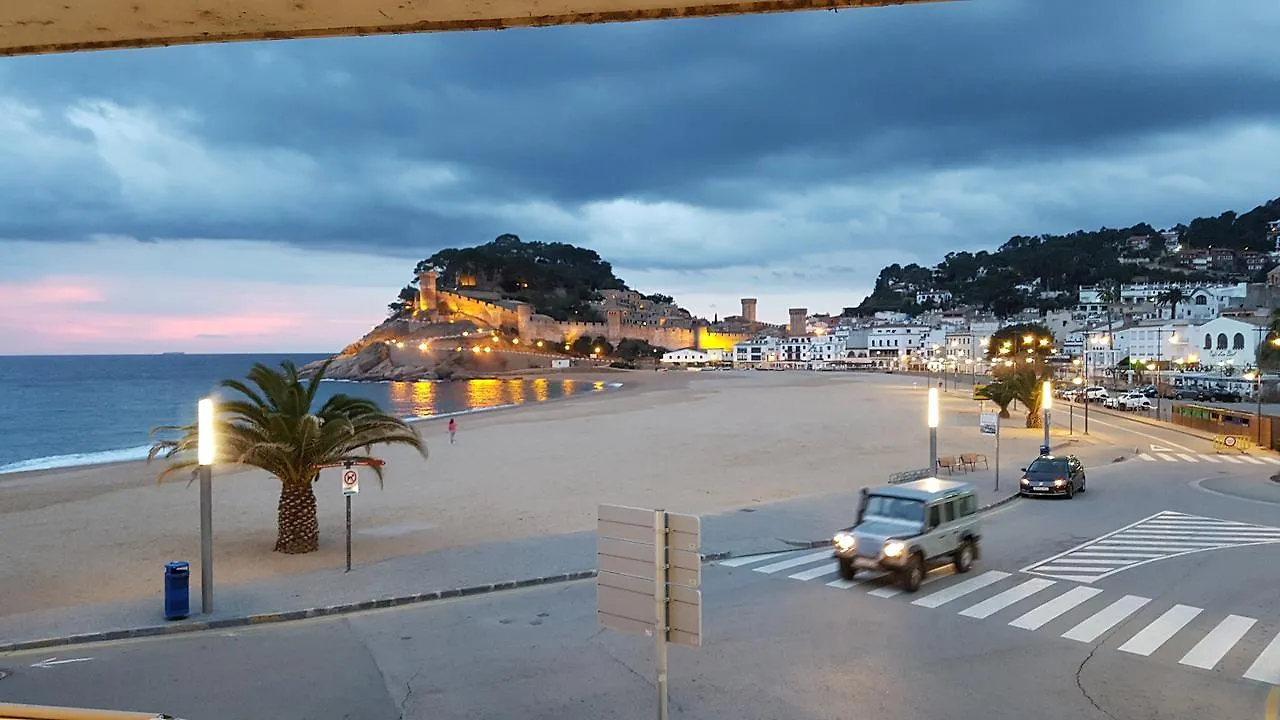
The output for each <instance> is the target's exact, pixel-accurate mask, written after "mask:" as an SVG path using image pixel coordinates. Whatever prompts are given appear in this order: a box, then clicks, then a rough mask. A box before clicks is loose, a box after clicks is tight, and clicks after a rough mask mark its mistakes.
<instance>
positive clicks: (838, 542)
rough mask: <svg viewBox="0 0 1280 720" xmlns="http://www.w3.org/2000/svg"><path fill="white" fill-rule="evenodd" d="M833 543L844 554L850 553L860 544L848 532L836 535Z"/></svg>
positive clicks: (832, 540)
mask: <svg viewBox="0 0 1280 720" xmlns="http://www.w3.org/2000/svg"><path fill="white" fill-rule="evenodd" d="M831 542H832V544H833V545H835V546H836V549H837V550H840V551H842V552H848V551H850V550H852V549H853V548H854V546H856V545H857V544H858V541H857V539H856V538H854V537H853V535H851V534H850V533H847V532H838V533H836V536H835V537H834V538H832V539H831Z"/></svg>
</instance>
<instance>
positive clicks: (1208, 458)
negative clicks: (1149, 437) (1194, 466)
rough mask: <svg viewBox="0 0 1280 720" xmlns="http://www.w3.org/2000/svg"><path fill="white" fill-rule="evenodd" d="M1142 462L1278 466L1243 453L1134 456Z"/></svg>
mask: <svg viewBox="0 0 1280 720" xmlns="http://www.w3.org/2000/svg"><path fill="white" fill-rule="evenodd" d="M1136 457H1137V458H1138V459H1139V460H1142V461H1143V462H1171V463H1177V462H1185V463H1202V462H1207V463H1214V464H1217V463H1222V462H1225V463H1231V464H1233V465H1246V464H1247V465H1280V458H1274V457H1272V456H1270V455H1245V454H1244V453H1232V454H1230V455H1210V454H1208V453H1190V452H1186V453H1180V452H1151V453H1138V454H1137V456H1136Z"/></svg>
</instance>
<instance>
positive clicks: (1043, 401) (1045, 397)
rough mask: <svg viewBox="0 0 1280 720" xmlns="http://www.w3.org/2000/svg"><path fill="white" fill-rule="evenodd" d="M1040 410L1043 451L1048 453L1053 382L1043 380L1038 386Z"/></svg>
mask: <svg viewBox="0 0 1280 720" xmlns="http://www.w3.org/2000/svg"><path fill="white" fill-rule="evenodd" d="M1040 408H1041V409H1042V410H1043V411H1044V447H1043V448H1041V449H1042V450H1044V452H1045V454H1046V455H1047V454H1048V453H1049V414H1050V413H1049V411H1050V410H1052V409H1053V381H1052V380H1045V381H1044V384H1043V385H1041V386H1040Z"/></svg>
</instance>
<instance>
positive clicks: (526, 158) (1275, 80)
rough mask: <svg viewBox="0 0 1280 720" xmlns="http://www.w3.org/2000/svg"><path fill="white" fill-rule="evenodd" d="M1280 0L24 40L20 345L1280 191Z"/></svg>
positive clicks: (279, 325) (759, 268) (323, 343)
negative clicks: (34, 53)
mask: <svg viewBox="0 0 1280 720" xmlns="http://www.w3.org/2000/svg"><path fill="white" fill-rule="evenodd" d="M1277 38H1280V3H1275V2H1262V1H1261V0H1215V1H1214V2H1203V1H1202V0H1124V1H1123V2H1116V1H1115V0H1074V1H1073V2H1027V1H1026V0H970V1H968V2H955V3H942V4H934V5H923V6H915V7H891V8H884V9H871V10H856V11H846V12H840V13H830V12H813V13H797V14H789V15H773V16H755V17H737V18H716V19H703V20H682V21H662V22H651V23H634V24H624V25H609V26H581V27H569V28H557V29H536V30H519V31H505V32H500V33H497V32H483V33H456V34H441V35H417V36H403V37H382V38H355V39H341V40H306V41H289V42H274V43H254V44H237V45H222V46H202V47H189V48H170V49H156V50H144V51H124V52H107V53H91V54H80V55H65V56H49V57H24V58H5V59H0V138H2V140H0V353H46V352H48V353H65V352H121V351H143V352H147V351H156V350H186V351H191V352H197V351H242V350H243V351H263V350H288V351H302V350H315V351H329V350H335V349H337V348H339V347H340V346H341V345H343V344H344V343H345V342H347V341H348V340H350V339H351V338H353V337H354V336H357V335H359V334H360V333H362V332H363V331H365V330H366V329H367V328H368V327H369V326H370V325H372V324H373V323H375V322H376V321H378V320H379V319H380V318H381V317H382V315H383V314H384V312H385V305H386V303H387V302H389V301H390V300H391V299H392V296H393V295H394V294H395V291H396V290H397V289H398V287H399V286H400V285H402V284H403V283H404V282H406V281H407V280H408V279H409V277H410V272H409V271H410V269H411V268H412V266H413V264H414V263H415V262H416V261H417V260H420V259H422V258H424V257H426V256H428V255H430V254H431V253H432V252H434V251H435V250H437V249H439V248H441V247H448V246H457V245H470V244H478V243H482V242H485V241H488V240H490V239H492V238H493V237H495V236H496V235H499V234H501V233H506V232H510V233H516V234H518V235H520V236H521V237H523V238H525V239H536V240H559V241H565V242H571V243H575V244H582V245H587V246H590V247H592V248H595V249H597V250H599V252H600V253H601V254H602V255H603V256H604V257H605V258H606V259H608V260H611V261H612V262H613V263H614V265H615V268H616V269H617V271H618V273H619V275H621V276H622V277H623V278H624V279H625V280H626V281H627V282H628V283H630V284H631V285H632V286H633V287H637V288H638V289H641V290H644V291H650V292H652V291H664V292H670V293H672V294H674V295H676V296H677V298H678V299H679V300H680V301H681V302H682V303H683V304H685V305H686V306H687V307H690V308H691V309H692V310H694V311H695V312H699V313H705V314H707V315H711V314H712V313H717V312H718V313H720V314H722V315H723V314H727V313H731V312H734V311H735V310H736V307H737V299H738V298H739V297H742V296H744V295H753V296H757V297H759V298H760V314H761V316H762V317H763V318H765V319H770V320H775V321H782V320H784V319H785V317H786V308H787V307H788V306H807V307H809V308H811V309H812V310H815V311H817V310H831V311H838V310H839V308H840V307H841V306H843V305H852V304H856V303H857V302H858V301H860V300H861V298H862V297H863V296H864V295H865V294H866V293H867V292H868V290H869V288H870V286H871V284H872V282H873V281H874V278H875V275H876V273H877V271H878V270H879V269H880V268H881V267H882V266H883V265H885V264H887V263H890V262H895V261H897V262H912V261H918V262H922V263H929V264H932V263H934V262H937V261H938V260H939V259H941V256H942V255H943V254H944V253H946V252H948V251H951V250H959V249H974V250H976V249H981V248H994V247H996V246H997V245H999V244H1000V243H1001V242H1003V240H1005V239H1006V238H1008V236H1010V235H1012V234H1016V233H1027V234H1031V233H1039V232H1063V231H1070V230H1073V229H1076V228H1079V227H1086V228H1094V227H1098V226H1101V225H1111V226H1119V225H1129V224H1132V223H1135V222H1138V221H1148V222H1151V223H1152V224H1154V225H1157V226H1168V225H1172V224H1173V223H1176V222H1178V221H1181V220H1185V219H1188V218H1190V217H1194V216H1196V215H1200V214H1217V213H1218V212H1220V211H1222V210H1225V209H1229V208H1237V209H1248V208H1251V207H1253V206H1254V205H1257V204H1258V203H1260V202H1263V201H1265V200H1268V199H1270V198H1273V197H1276V196H1278V195H1280V162H1277V159H1280V40H1278V39H1277Z"/></svg>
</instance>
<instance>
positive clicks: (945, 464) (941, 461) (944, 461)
mask: <svg viewBox="0 0 1280 720" xmlns="http://www.w3.org/2000/svg"><path fill="white" fill-rule="evenodd" d="M938 467H939V468H940V469H943V470H946V471H947V474H948V475H950V474H951V473H952V472H953V471H954V470H955V469H956V468H960V469H961V470H963V469H964V466H963V465H961V464H960V463H958V462H956V459H955V457H954V456H952V455H948V456H947V457H940V458H938Z"/></svg>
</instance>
